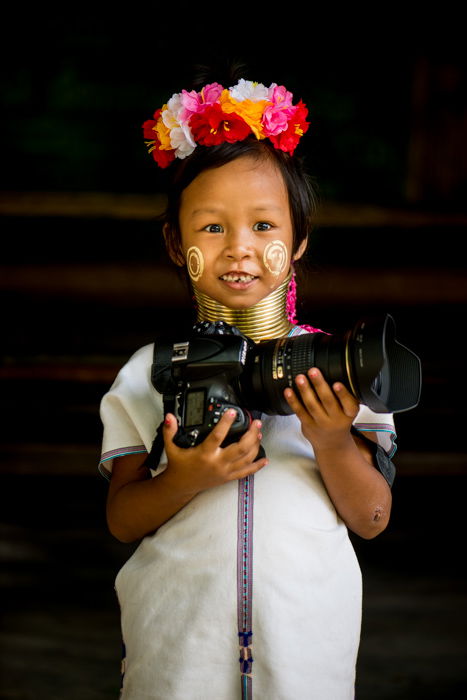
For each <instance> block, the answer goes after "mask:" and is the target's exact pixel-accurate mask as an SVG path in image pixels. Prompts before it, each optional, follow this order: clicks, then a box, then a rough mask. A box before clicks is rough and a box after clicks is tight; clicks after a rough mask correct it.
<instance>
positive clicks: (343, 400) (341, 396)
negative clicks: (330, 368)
mask: <svg viewBox="0 0 467 700" xmlns="http://www.w3.org/2000/svg"><path fill="white" fill-rule="evenodd" d="M332 388H333V391H334V393H335V394H336V396H337V398H338V400H339V403H340V405H341V406H342V410H343V411H344V413H345V415H346V416H348V417H349V418H352V419H353V418H356V417H357V413H358V411H359V410H360V405H359V403H358V401H357V399H356V398H355V397H354V396H352V394H351V393H350V392H349V391H348V389H346V387H345V386H344V385H343V384H341V383H340V382H336V383H335V384H333V386H332Z"/></svg>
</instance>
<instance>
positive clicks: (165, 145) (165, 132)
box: [155, 105, 172, 151]
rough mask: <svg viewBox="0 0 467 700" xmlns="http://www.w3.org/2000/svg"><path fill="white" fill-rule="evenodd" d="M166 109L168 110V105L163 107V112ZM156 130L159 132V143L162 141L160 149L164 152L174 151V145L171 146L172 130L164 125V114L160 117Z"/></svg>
mask: <svg viewBox="0 0 467 700" xmlns="http://www.w3.org/2000/svg"><path fill="white" fill-rule="evenodd" d="M164 109H167V105H164V106H163V107H162V111H164ZM155 129H156V131H157V135H158V137H159V141H160V144H161V145H160V146H159V148H160V149H161V150H162V151H171V150H172V145H171V143H170V129H168V128H167V127H166V125H165V124H164V122H163V120H162V114H161V116H160V117H159V119H158V120H157V124H156V127H155Z"/></svg>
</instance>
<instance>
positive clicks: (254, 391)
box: [151, 314, 421, 447]
mask: <svg viewBox="0 0 467 700" xmlns="http://www.w3.org/2000/svg"><path fill="white" fill-rule="evenodd" d="M310 367H318V368H319V369H320V370H321V372H322V373H323V375H324V377H325V379H326V380H327V381H328V382H329V383H330V384H332V383H333V382H336V381H340V382H342V383H343V384H344V385H345V386H346V387H347V389H348V390H349V391H350V392H351V393H352V394H353V396H354V397H355V398H356V399H357V400H358V401H359V403H362V404H365V405H366V406H368V407H369V408H371V409H372V410H373V411H375V412H376V413H398V412H401V411H408V410H409V409H412V408H415V406H417V404H418V402H419V399H420V391H421V363H420V360H419V358H418V357H417V355H415V354H414V353H413V352H412V351H411V350H409V349H408V348H406V347H405V346H404V345H402V344H401V343H399V342H398V341H397V340H396V331H395V323H394V320H393V318H392V317H391V316H390V315H389V314H386V315H385V316H381V317H377V318H372V319H371V318H368V319H363V320H360V321H358V322H357V323H356V324H355V325H354V327H353V328H352V329H351V330H349V331H347V332H346V333H343V334H342V335H328V334H327V333H322V332H316V333H305V334H301V335H296V336H292V337H285V338H277V339H273V340H266V341H263V342H260V343H255V342H253V340H251V339H250V338H248V337H247V336H245V335H243V334H242V333H241V332H240V331H239V330H238V329H237V328H236V327H235V326H231V325H229V324H227V323H225V322H223V321H216V322H215V323H210V322H208V321H206V322H200V323H197V324H195V325H194V326H193V328H192V330H191V332H190V333H189V334H188V336H187V337H186V340H181V341H180V340H177V341H175V340H165V341H164V340H162V341H159V342H156V343H155V348H154V361H153V365H152V372H151V380H152V383H153V385H154V387H155V388H156V389H157V391H159V393H160V394H162V396H163V399H164V409H165V412H167V411H168V410H170V411H171V412H173V413H175V414H176V415H177V416H178V419H179V429H178V432H177V435H176V436H175V438H174V442H175V443H176V444H177V445H179V446H180V447H192V446H194V445H197V444H199V443H200V442H202V441H203V440H204V439H205V437H206V436H207V435H208V434H209V432H210V431H211V430H212V428H213V427H214V426H215V425H216V423H217V422H218V421H219V420H220V418H221V416H222V414H223V413H224V412H225V411H226V410H228V409H230V408H233V409H235V411H236V412H237V417H236V419H235V422H234V423H233V425H232V427H231V429H230V431H229V435H228V436H227V438H226V440H225V441H224V443H223V446H225V445H227V444H229V443H231V442H235V441H237V440H238V439H239V438H240V437H241V435H243V433H245V431H246V430H248V428H249V426H250V425H251V422H252V420H253V418H254V417H257V416H259V415H260V414H261V413H266V414H269V415H290V414H291V413H292V410H291V408H290V406H289V405H288V403H287V401H286V400H285V397H284V389H285V388H286V387H291V388H293V389H296V388H297V387H296V385H295V377H296V376H297V375H298V374H301V373H306V372H307V371H308V369H310ZM297 396H300V394H299V392H298V391H297Z"/></svg>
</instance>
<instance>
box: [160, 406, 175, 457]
mask: <svg viewBox="0 0 467 700" xmlns="http://www.w3.org/2000/svg"><path fill="white" fill-rule="evenodd" d="M177 430H178V421H177V419H176V418H175V416H174V415H173V414H172V413H167V415H166V417H165V419H164V428H163V431H162V436H163V438H164V447H165V451H166V453H167V455H169V454H170V453H171V451H172V450H173V449H178V448H177V446H176V445H174V442H173V439H174V437H175V435H176V434H177Z"/></svg>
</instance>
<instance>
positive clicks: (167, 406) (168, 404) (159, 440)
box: [144, 395, 175, 470]
mask: <svg viewBox="0 0 467 700" xmlns="http://www.w3.org/2000/svg"><path fill="white" fill-rule="evenodd" d="M163 400H164V417H163V419H162V421H161V422H160V423H159V426H158V428H157V431H156V436H155V438H154V440H153V442H152V447H151V451H150V452H149V454H148V456H147V457H146V460H145V462H144V464H145V465H146V466H147V467H149V469H153V470H154V469H157V467H158V466H159V462H160V459H161V455H162V452H163V450H164V437H163V434H162V428H163V426H164V420H165V416H166V415H167V413H175V396H171V395H169V396H167V395H164V396H163Z"/></svg>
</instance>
